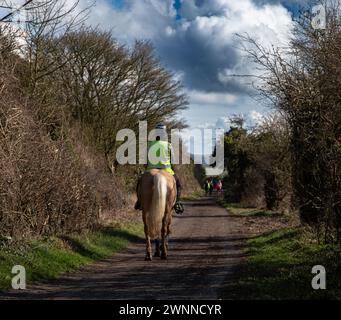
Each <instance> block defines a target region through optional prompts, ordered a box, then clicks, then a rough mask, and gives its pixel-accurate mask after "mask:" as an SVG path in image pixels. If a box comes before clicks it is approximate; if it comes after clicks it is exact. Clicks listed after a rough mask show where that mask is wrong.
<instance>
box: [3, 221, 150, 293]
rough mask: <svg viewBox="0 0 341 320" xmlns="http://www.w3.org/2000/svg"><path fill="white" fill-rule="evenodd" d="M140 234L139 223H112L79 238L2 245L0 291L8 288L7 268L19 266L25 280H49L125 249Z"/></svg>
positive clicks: (9, 269)
mask: <svg viewBox="0 0 341 320" xmlns="http://www.w3.org/2000/svg"><path fill="white" fill-rule="evenodd" d="M142 235H143V226H142V225H141V224H129V225H128V224H119V225H118V224H116V225H115V226H113V227H105V228H102V229H101V230H98V231H94V232H91V233H88V234H87V235H82V236H79V235H78V236H67V237H66V236H61V237H54V238H49V239H45V240H34V241H25V242H20V243H16V244H6V245H5V244H2V245H1V247H0V290H2V291H3V290H6V289H8V288H9V287H10V285H11V279H12V277H13V274H11V269H12V267H13V266H14V265H22V266H24V267H25V269H26V278H27V281H28V282H29V281H36V280H42V279H50V278H55V277H57V276H59V275H60V274H61V273H63V272H67V271H72V270H75V269H77V268H79V267H80V266H82V265H85V264H87V263H90V262H92V261H94V260H98V259H101V258H105V257H107V256H110V255H111V254H112V253H114V252H116V251H118V250H120V249H123V248H125V247H126V246H127V245H128V244H129V243H130V242H132V241H135V240H137V239H138V238H139V237H141V236H142Z"/></svg>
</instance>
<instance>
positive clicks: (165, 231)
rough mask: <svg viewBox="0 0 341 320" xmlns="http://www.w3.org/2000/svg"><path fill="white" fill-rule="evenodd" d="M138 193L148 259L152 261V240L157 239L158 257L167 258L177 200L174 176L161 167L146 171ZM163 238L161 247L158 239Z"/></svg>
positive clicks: (156, 251)
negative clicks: (160, 168)
mask: <svg viewBox="0 0 341 320" xmlns="http://www.w3.org/2000/svg"><path fill="white" fill-rule="evenodd" d="M138 194H139V199H140V203H141V208H142V217H143V223H144V234H145V238H146V257H145V260H146V261H152V246H151V240H156V250H155V255H154V256H156V257H161V259H163V260H166V259H167V255H168V236H169V234H170V233H171V231H170V226H171V223H172V210H173V207H174V205H175V202H176V182H175V179H174V177H173V176H172V175H171V174H169V173H168V172H165V171H163V170H159V169H153V170H151V171H149V172H145V173H144V174H143V175H142V177H141V183H140V184H139V187H138ZM160 238H161V248H160V242H159V240H158V239H160Z"/></svg>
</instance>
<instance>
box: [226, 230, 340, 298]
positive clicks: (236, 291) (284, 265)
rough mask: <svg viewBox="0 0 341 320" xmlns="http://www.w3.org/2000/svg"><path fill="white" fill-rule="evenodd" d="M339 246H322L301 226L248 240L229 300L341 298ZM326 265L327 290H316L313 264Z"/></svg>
mask: <svg viewBox="0 0 341 320" xmlns="http://www.w3.org/2000/svg"><path fill="white" fill-rule="evenodd" d="M340 249H341V248H340V247H337V246H334V245H319V244H317V243H314V242H313V241H311V240H310V239H309V237H307V235H306V234H305V233H304V231H303V229H302V228H286V229H281V230H278V231H275V232H271V233H269V234H265V235H261V236H258V237H255V238H253V239H251V240H248V242H247V259H246V262H245V264H244V265H243V266H242V268H241V270H240V271H239V280H238V281H237V282H235V283H233V284H232V286H231V287H229V288H228V290H227V291H226V292H225V295H224V298H227V299H230V298H232V299H341V262H340ZM315 265H323V266H324V267H325V268H326V273H327V276H326V279H327V281H326V283H327V289H326V290H313V289H312V287H311V281H312V278H313V277H314V275H313V274H312V273H311V270H312V268H313V266H315Z"/></svg>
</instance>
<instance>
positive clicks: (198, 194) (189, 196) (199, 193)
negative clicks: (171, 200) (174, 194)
mask: <svg viewBox="0 0 341 320" xmlns="http://www.w3.org/2000/svg"><path fill="white" fill-rule="evenodd" d="M204 194H205V192H204V190H200V191H196V192H192V193H190V194H187V195H185V196H183V197H181V200H183V201H192V200H196V199H198V198H200V197H202V196H203V195H204Z"/></svg>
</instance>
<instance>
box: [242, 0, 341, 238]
mask: <svg viewBox="0 0 341 320" xmlns="http://www.w3.org/2000/svg"><path fill="white" fill-rule="evenodd" d="M323 4H324V5H325V6H326V9H327V28H326V29H325V30H316V29H314V28H313V27H312V25H311V19H312V17H311V16H309V15H307V14H306V15H304V16H302V17H301V18H300V19H299V20H298V21H296V27H295V31H294V35H293V40H292V42H291V44H290V46H289V48H287V49H285V50H283V49H282V50H280V49H277V48H272V49H266V48H264V47H262V46H261V45H260V44H259V43H257V42H256V41H255V40H254V39H252V38H250V37H249V36H247V35H246V36H242V39H243V40H244V41H245V42H246V43H247V46H245V50H246V51H247V53H248V54H249V56H250V58H251V59H253V61H254V62H255V63H256V64H257V65H258V66H260V67H261V68H262V70H263V73H262V74H261V76H259V79H260V80H261V82H260V84H259V85H258V89H259V92H260V93H261V94H262V95H263V97H266V98H267V99H270V101H272V102H273V103H274V105H275V106H276V108H277V109H278V110H281V112H282V113H283V114H284V115H285V117H286V119H287V122H288V124H289V126H290V133H291V143H290V145H291V154H292V182H293V187H294V191H295V199H296V205H297V206H298V208H299V210H300V214H301V218H302V221H303V222H305V223H308V224H310V225H312V226H314V227H315V228H316V230H317V231H318V233H319V235H321V232H320V231H323V240H324V241H332V240H333V235H334V234H335V233H333V232H332V230H333V229H336V235H337V239H338V240H340V239H341V194H340V192H341V167H340V164H341V161H340V155H341V149H340V145H341V144H340V139H341V138H340V125H341V122H340V121H341V118H340V114H341V109H340V108H341V96H340V90H339V88H340V84H341V73H340V70H341V59H340V57H341V55H340V52H341V32H340V30H341V29H340V26H341V21H340V15H339V12H340V11H339V9H340V6H339V5H340V3H338V2H336V3H334V5H333V6H332V7H331V6H329V5H330V2H328V1H327V2H323Z"/></svg>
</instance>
